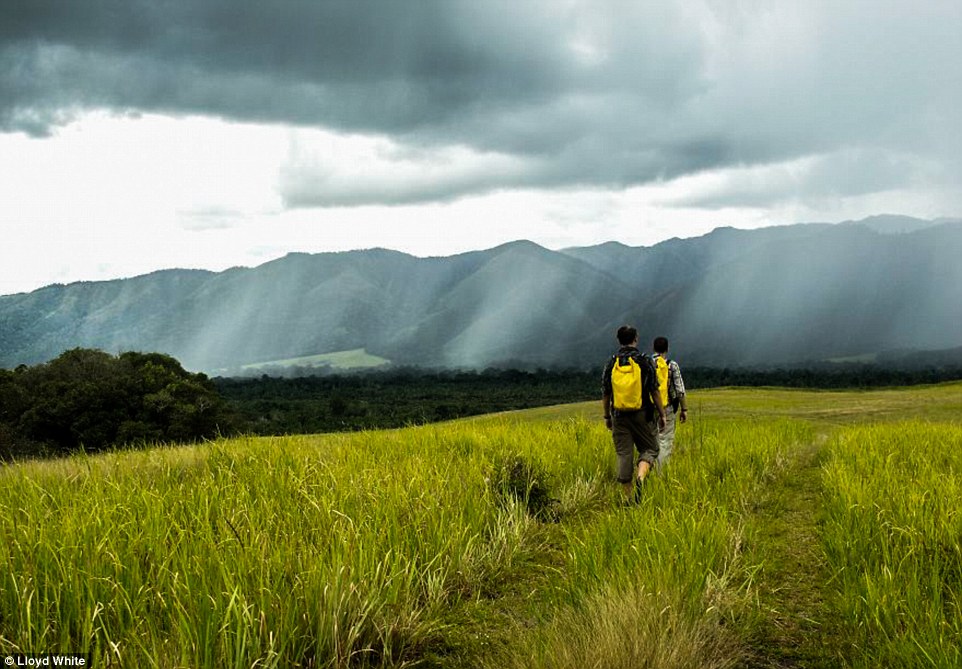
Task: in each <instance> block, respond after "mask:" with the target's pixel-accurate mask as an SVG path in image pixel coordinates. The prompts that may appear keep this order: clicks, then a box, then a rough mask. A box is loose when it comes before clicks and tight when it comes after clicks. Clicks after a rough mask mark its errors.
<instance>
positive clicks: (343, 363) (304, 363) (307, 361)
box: [241, 348, 391, 372]
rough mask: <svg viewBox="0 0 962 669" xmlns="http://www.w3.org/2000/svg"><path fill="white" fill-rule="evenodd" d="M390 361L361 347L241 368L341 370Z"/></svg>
mask: <svg viewBox="0 0 962 669" xmlns="http://www.w3.org/2000/svg"><path fill="white" fill-rule="evenodd" d="M390 363H391V361H390V360H386V359H384V358H381V357H379V356H376V355H371V354H370V353H368V352H367V351H365V350H364V349H363V348H356V349H352V350H350V351H335V352H333V353H319V354H317V355H306V356H301V357H299V358H286V359H284V360H271V361H268V362H257V363H251V364H249V365H242V366H241V370H242V371H244V372H251V371H258V370H266V369H270V368H274V367H280V368H286V367H329V368H330V369H332V370H338V371H342V370H348V369H352V370H353V369H371V368H374V367H383V366H384V365H389V364H390Z"/></svg>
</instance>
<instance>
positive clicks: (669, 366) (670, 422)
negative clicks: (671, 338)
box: [651, 337, 688, 468]
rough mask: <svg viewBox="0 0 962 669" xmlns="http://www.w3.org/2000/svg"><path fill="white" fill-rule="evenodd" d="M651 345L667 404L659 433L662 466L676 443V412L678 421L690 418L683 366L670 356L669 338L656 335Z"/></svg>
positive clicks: (661, 391)
mask: <svg viewBox="0 0 962 669" xmlns="http://www.w3.org/2000/svg"><path fill="white" fill-rule="evenodd" d="M651 347H652V348H653V349H654V351H655V354H654V355H653V356H652V359H653V360H654V361H655V372H656V376H657V378H658V394H659V395H660V396H661V402H662V404H663V405H664V406H665V414H666V416H667V420H666V421H665V429H664V430H662V431H661V432H659V433H658V462H657V465H658V467H659V468H660V467H661V466H662V465H663V464H665V462H667V461H668V458H669V457H670V456H671V449H672V447H673V446H674V445H675V414H676V413H677V414H678V421H679V422H681V423H684V422H685V421H687V420H688V404H687V402H686V401H685V381H684V379H682V378H681V368H680V367H679V366H678V363H677V362H675V361H674V360H670V359H669V358H668V338H667V337H655V341H654V342H652V345H651Z"/></svg>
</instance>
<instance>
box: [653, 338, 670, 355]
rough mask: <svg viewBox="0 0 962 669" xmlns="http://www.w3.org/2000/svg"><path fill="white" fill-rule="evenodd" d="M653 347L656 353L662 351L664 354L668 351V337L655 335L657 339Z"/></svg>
mask: <svg viewBox="0 0 962 669" xmlns="http://www.w3.org/2000/svg"><path fill="white" fill-rule="evenodd" d="M651 347H652V348H653V349H655V353H661V354H662V355H664V354H665V353H668V338H667V337H655V341H654V342H653V343H652V345H651Z"/></svg>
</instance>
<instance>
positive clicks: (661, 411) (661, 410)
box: [651, 389, 668, 432]
mask: <svg viewBox="0 0 962 669" xmlns="http://www.w3.org/2000/svg"><path fill="white" fill-rule="evenodd" d="M651 398H652V399H653V400H654V401H655V407H656V408H657V409H658V431H659V432H661V431H662V430H664V429H665V426H666V425H668V417H667V416H666V415H665V403H664V402H662V401H661V393H660V392H658V390H657V389H656V390H655V392H653V393H652V394H651Z"/></svg>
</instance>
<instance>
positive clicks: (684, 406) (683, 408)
mask: <svg viewBox="0 0 962 669" xmlns="http://www.w3.org/2000/svg"><path fill="white" fill-rule="evenodd" d="M671 371H673V372H674V373H673V374H672V375H671V376H672V378H671V382H672V383H673V384H674V386H675V397H677V398H678V407H679V414H680V415H679V416H678V420H679V421H680V422H682V423H684V422H685V421H686V420H688V401H687V399H686V398H685V380H684V379H683V378H681V367H679V366H678V363H677V362H675V361H674V360H672V361H671Z"/></svg>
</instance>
